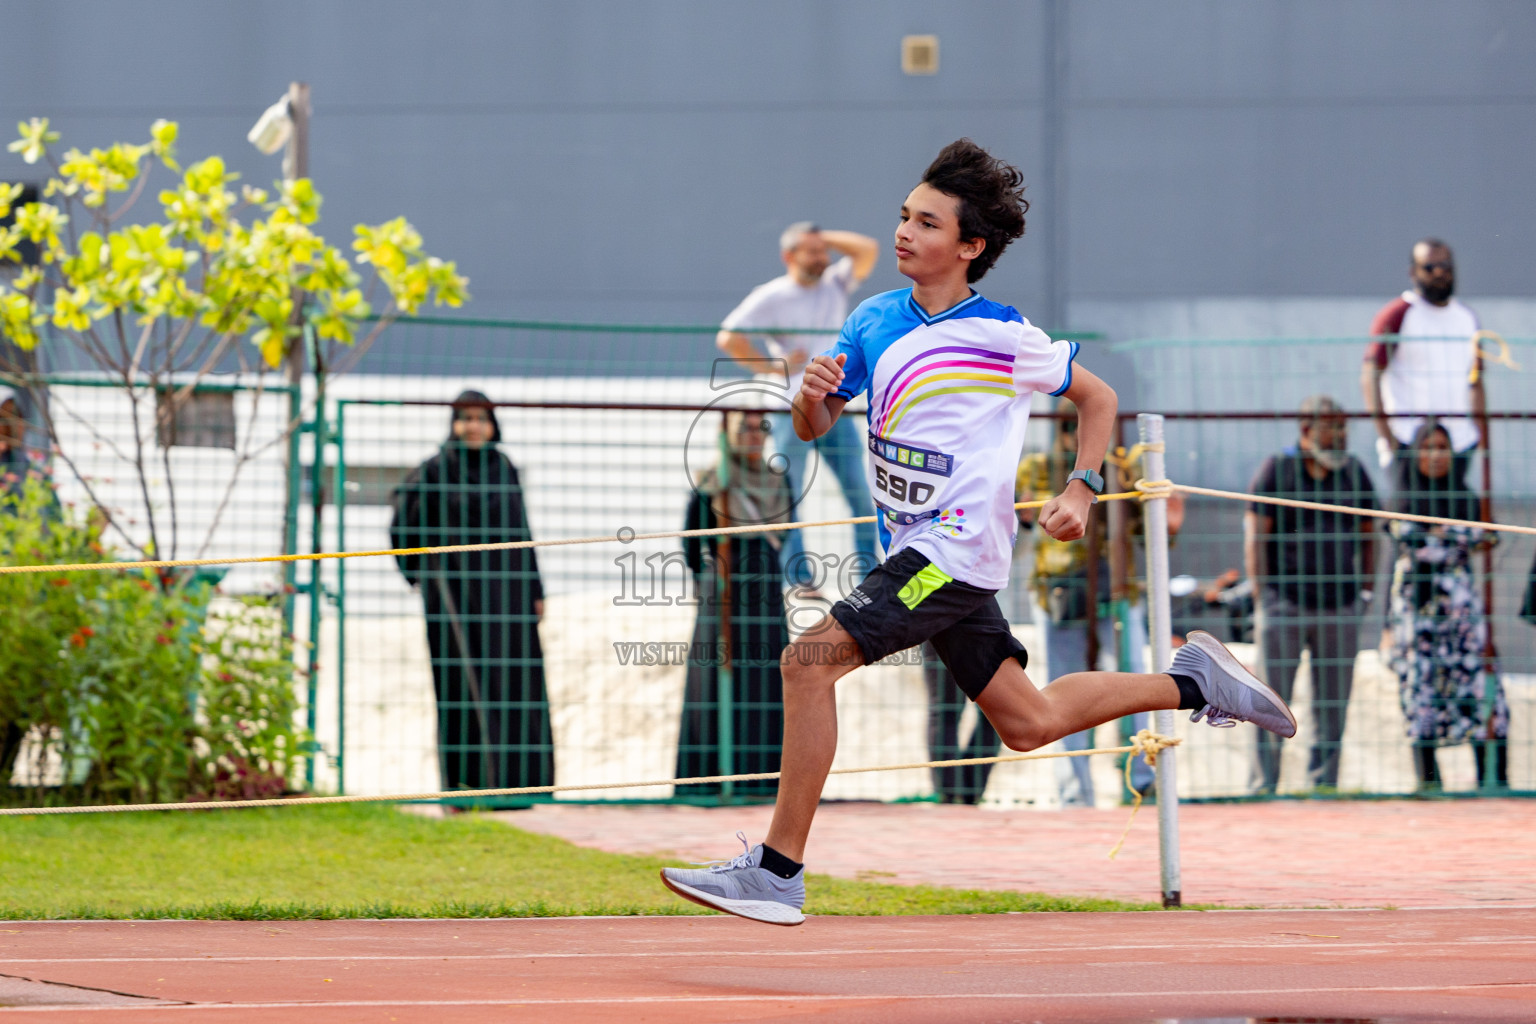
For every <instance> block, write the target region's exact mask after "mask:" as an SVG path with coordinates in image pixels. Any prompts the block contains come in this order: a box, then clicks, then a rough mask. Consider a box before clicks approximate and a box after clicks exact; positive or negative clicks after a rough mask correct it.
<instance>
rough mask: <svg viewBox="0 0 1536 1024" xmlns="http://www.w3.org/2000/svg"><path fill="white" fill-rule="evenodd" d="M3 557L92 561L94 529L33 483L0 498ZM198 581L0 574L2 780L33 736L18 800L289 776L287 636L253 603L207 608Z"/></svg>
mask: <svg viewBox="0 0 1536 1024" xmlns="http://www.w3.org/2000/svg"><path fill="white" fill-rule="evenodd" d="M0 503H3V507H0V561H3V562H5V563H8V564H18V565H43V564H57V563H73V562H102V561H110V560H112V559H113V557H114V556H113V553H112V552H111V551H109V550H108V549H106V548H105V547H104V546H103V545H102V543H101V536H100V530H99V529H98V528H97V527H95V526H93V525H90V524H78V523H74V522H71V521H70V517H69V516H67V515H64V514H62V513H60V511H59V510H58V507H57V503H56V501H55V499H54V497H53V492H52V489H51V488H50V487H49V486H48V484H47V483H46V482H44V481H43V480H41V479H38V478H32V479H29V480H28V481H27V482H26V483H25V485H24V486H23V487H22V488H21V490H20V493H19V495H15V496H12V497H7V498H3V499H0ZM212 596H213V588H212V583H211V581H210V580H209V579H208V578H207V577H206V576H198V575H194V574H180V573H172V572H163V573H155V572H152V571H147V570H140V571H110V572H102V571H90V572H74V573H26V574H3V575H0V607H4V608H6V609H7V617H6V624H5V628H4V630H3V632H0V732H3V734H4V740H5V742H4V745H3V748H0V751H3V756H0V782H4V781H9V779H10V775H11V771H12V768H13V762H14V761H15V759H16V755H17V746H18V741H19V740H20V738H21V737H23V736H27V735H30V736H31V738H32V740H33V741H34V742H33V743H32V744H31V745H30V752H29V755H28V763H26V764H24V765H22V766H21V767H22V769H23V775H24V776H26V777H28V778H29V779H31V780H34V781H36V780H38V779H42V780H45V781H47V782H48V783H49V784H48V785H26V786H12V787H8V788H6V789H0V791H8V795H9V800H10V801H11V802H13V803H23V804H57V803H80V802H85V803H146V802H159V801H167V800H187V799H194V800H195V799H240V798H252V797H258V796H272V795H276V794H279V793H281V792H283V791H285V790H286V789H288V788H289V785H290V782H291V780H293V779H295V778H297V776H296V773H295V771H294V769H295V767H296V762H297V760H298V758H299V756H300V755H301V753H302V751H303V749H304V742H303V741H304V737H303V736H302V735H301V734H300V731H299V730H298V729H297V728H296V725H295V719H296V715H297V712H298V709H299V701H298V696H297V689H296V687H295V685H294V674H295V671H296V669H295V666H294V662H293V643H292V639H291V638H289V637H287V636H285V635H284V633H283V623H282V616H281V614H280V613H279V610H278V609H277V608H276V607H275V606H274V604H273V602H272V601H269V600H267V599H265V598H261V597H250V598H244V599H241V600H238V601H229V600H221V601H219V602H211V598H212Z"/></svg>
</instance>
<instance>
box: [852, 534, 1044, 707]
mask: <svg viewBox="0 0 1536 1024" xmlns="http://www.w3.org/2000/svg"><path fill="white" fill-rule="evenodd" d="M832 617H833V618H834V619H836V620H837V621H838V623H839V625H841V626H842V627H843V628H844V629H846V630H847V631H848V633H849V635H850V636H852V637H853V639H854V640H855V641H857V642H858V645H859V650H860V651H861V652H862V653H863V655H864V664H866V665H870V664H873V663H874V662H877V661H879V660H880V659H882V658H885V657H887V656H889V655H892V654H895V653H896V652H897V651H904V650H906V649H907V648H909V647H916V646H917V645H918V644H920V643H922V642H923V641H924V640H927V641H930V642H931V643H932V644H933V647H934V649H935V650H936V651H938V652H939V657H940V658H941V659H942V660H943V662H944V665H945V667H946V668H948V669H949V672H950V675H952V676H954V679H955V683H956V685H958V686H959V687H960V689H961V690H962V691H964V693H965V695H966V696H967V697H969V698H971V700H975V699H976V698H977V697H978V696H979V695H980V694H981V691H982V690H983V689H985V688H986V685H987V683H989V682H991V681H992V677H993V676H994V675H996V674H997V669H998V666H999V665H1001V664H1002V663H1003V662H1005V661H1007V660H1008V659H1009V658H1015V659H1017V660H1018V662H1019V664H1020V665H1027V664H1029V656H1028V655H1027V654H1026V653H1025V651H1024V645H1023V644H1021V643H1019V641H1018V639H1017V638H1016V637H1015V636H1014V635H1013V633H1012V632H1010V631H1009V629H1008V620H1007V619H1005V618H1003V610H1002V609H1001V608H999V607H998V605H997V594H996V591H992V590H982V589H981V588H980V587H973V586H971V585H970V584H969V583H962V582H960V581H959V580H957V579H954V578H953V577H951V576H950V575H949V574H948V573H946V572H944V571H943V570H942V569H940V568H939V567H938V566H936V565H934V564H933V563H932V562H930V561H929V560H928V559H927V557H926V556H924V555H922V554H919V553H918V552H916V551H913V550H912V549H911V548H904V549H902V550H901V551H898V552H896V554H894V555H892V556H891V557H890V558H888V559H886V561H885V562H884V564H882V565H877V566H876V567H875V569H874V571H873V572H871V573H870V574H869V575H868V576H866V577H864V582H862V583H860V584H859V585H858V586H857V587H855V588H854V589H853V590H852V591H851V592H849V594H848V596H847V597H845V598H844V599H843V600H841V601H839V602H837V603H836V604H834V605H833V606H832Z"/></svg>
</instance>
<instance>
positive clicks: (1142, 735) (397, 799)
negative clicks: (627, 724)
mask: <svg viewBox="0 0 1536 1024" xmlns="http://www.w3.org/2000/svg"><path fill="white" fill-rule="evenodd" d="M1182 742H1183V741H1182V740H1179V739H1174V738H1172V737H1168V736H1160V735H1158V734H1157V733H1154V732H1150V731H1148V730H1146V729H1143V730H1141V732H1139V733H1137V734H1136V735H1135V736H1134V737H1132V739H1131V742H1130V744H1129V745H1128V746H1124V747H1096V748H1094V749H1092V750H1067V751H1048V752H1044V753H1032V754H1001V755H998V756H995V757H961V758H955V759H953V760H949V761H913V762H911V763H908V764H881V765H871V766H868V767H864V768H834V769H832V771H831V773H830V774H832V775H861V774H864V773H866V772H898V771H909V770H912V769H918V768H952V767H960V766H962V765H972V764H1004V763H1007V762H1011V761H1043V760H1048V759H1051V758H1059V757H1089V756H1092V755H1094V754H1129V755H1131V756H1132V757H1134V756H1135V755H1137V754H1144V755H1146V757H1147V763H1148V764H1155V763H1156V759H1157V752H1158V751H1160V750H1163V749H1165V748H1167V747H1175V746H1178V745H1179V744H1180V743H1182ZM779 774H780V773H779V772H754V773H748V774H742V775H704V776H699V777H696V778H687V779H651V780H647V781H644V782H589V783H582V784H579V785H576V784H573V785H565V786H514V787H510V788H506V789H447V790H440V791H438V792H434V793H402V794H396V795H394V796H356V795H344V796H293V797H274V798H269V799H265V800H201V801H190V800H189V801H183V802H181V803H164V804H90V805H81V806H72V807H0V817H25V816H27V815H31V814H125V813H133V812H138V811H210V810H227V809H240V810H243V809H247V808H256V807H302V806H311V805H314V804H370V803H372V804H376V803H406V802H415V801H422V800H474V799H484V798H488V797H503V796H539V795H543V794H548V793H575V792H584V791H591V790H597V789H642V788H646V787H650V786H696V785H701V784H706V783H716V782H756V781H759V780H763V779H776V778H778V777H779ZM1137 804H1138V806H1139V805H1140V799H1139V798H1138V800H1137ZM1133 813H1134V812H1133ZM1127 829H1129V826H1127ZM1123 841H1124V838H1123V837H1122V842H1123Z"/></svg>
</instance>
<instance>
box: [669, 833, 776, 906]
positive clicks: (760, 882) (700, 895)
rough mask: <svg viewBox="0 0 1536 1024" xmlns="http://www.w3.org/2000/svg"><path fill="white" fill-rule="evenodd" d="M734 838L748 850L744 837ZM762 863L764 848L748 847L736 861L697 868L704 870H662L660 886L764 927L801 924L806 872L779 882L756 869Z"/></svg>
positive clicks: (770, 872) (760, 845) (765, 871)
mask: <svg viewBox="0 0 1536 1024" xmlns="http://www.w3.org/2000/svg"><path fill="white" fill-rule="evenodd" d="M736 838H737V839H740V840H741V845H742V846H747V837H746V836H744V835H742V834H741V833H740V832H737V833H736ZM762 861H763V845H762V844H761V843H759V844H757V845H756V846H752V847H748V849H747V852H746V853H743V854H742V855H741V856H740V857H737V858H736V859H735V860H721V861H712V862H709V863H707V864H703V865H700V867H702V868H703V870H692V869H689V868H662V869H661V883H662V884H663V885H665V886H666V887H667V888H668V889H671V890H672V891H673V892H675V893H677V894H678V895H679V896H681V897H682V898H683V899H685V900H692V901H693V902H695V903H697V904H699V905H700V906H703V907H708V908H710V909H711V910H723V911H725V912H726V913H727V914H735V915H736V916H737V917H745V918H747V919H748V920H751V921H762V922H764V923H765V924H782V925H792V924H803V923H805V915H804V914H802V913H800V908H801V907H803V906H805V872H804V871H801V872H800V873H799V874H797V875H796V876H795V877H794V878H780V877H779V876H778V875H776V874H774V873H773V872H772V871H768V870H766V869H764V868H761V867H758V865H759V864H761V863H762Z"/></svg>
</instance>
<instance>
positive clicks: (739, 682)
mask: <svg viewBox="0 0 1536 1024" xmlns="http://www.w3.org/2000/svg"><path fill="white" fill-rule="evenodd" d="M717 525H719V520H718V518H717V516H716V515H715V510H714V508H713V507H712V506H711V504H710V499H709V498H708V497H707V496H705V495H701V494H695V495H694V496H693V499H692V500H691V501H690V502H689V505H688V510H687V515H686V520H685V523H684V529H688V530H707V529H713V528H714V527H716V526H717ZM719 540H720V539H719V538H714V537H709V538H699V537H686V538H684V539H683V555H684V557H685V558H686V559H687V561H688V568H689V569H691V570H692V571H693V576H694V582H695V584H696V585H697V587H698V594H699V614H698V618H697V619H696V620H695V621H694V626H693V642H692V644H691V645H690V646H689V649H688V675H687V680H686V682H685V683H684V687H683V721H682V728H681V730H680V734H679V736H678V746H677V777H678V778H691V777H698V776H701V775H722V774H737V773H753V772H776V771H778V770H779V757H780V752H781V749H782V747H783V743H784V678H783V676H782V675H781V674H780V671H779V657H780V655H782V654H783V652H784V648H785V647H786V646H787V645H788V643H789V628H788V626H787V625H786V624H785V621H784V594H783V591H782V590H781V589H780V588H781V587H782V585H783V573H782V571H781V570H780V568H779V553H778V551H777V549H775V548H774V547H773V545H771V544H769V543H768V542H767V541H766V540H764V539H763V538H762V536H752V535H738V536H733V537H731V538H730V580H731V586H730V627H731V628H730V655H731V660H730V675H731V688H730V694H731V713H730V716H729V718H730V723H731V731H732V734H733V735H732V737H731V739H732V743H731V765H730V768H731V771H730V772H729V773H726V772H723V771H722V770H721V762H720V739H721V737H720V712H721V708H720V704H719V694H720V673H721V671H722V669H723V664H722V662H723V658H722V657H721V655H722V654H723V645H722V644H721V628H720V624H721V602H720V598H721V590H722V587H721V583H720V573H719V571H718V568H719V567H718V566H717V564H716V558H715V553H716V552H717V551H718V550H719V549H718V547H717V545H718V544H719ZM778 788H779V784H778V780H776V779H765V780H762V781H757V782H737V783H734V784H733V787H732V792H733V793H734V794H736V795H741V796H772V795H773V794H775V793H777V792H778ZM720 791H721V787H720V785H719V784H713V783H712V784H704V785H697V786H679V787H677V795H678V796H709V795H714V794H718V793H719V792H720Z"/></svg>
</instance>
